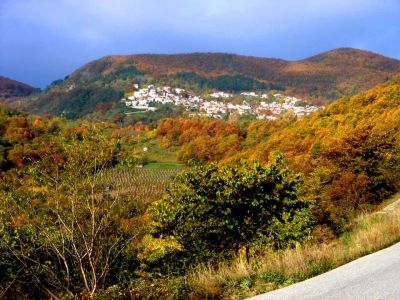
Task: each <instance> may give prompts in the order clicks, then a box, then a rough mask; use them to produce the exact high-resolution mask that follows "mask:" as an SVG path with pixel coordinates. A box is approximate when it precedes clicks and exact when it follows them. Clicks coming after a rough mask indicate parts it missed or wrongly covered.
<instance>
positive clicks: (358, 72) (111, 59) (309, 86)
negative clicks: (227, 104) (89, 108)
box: [71, 48, 400, 100]
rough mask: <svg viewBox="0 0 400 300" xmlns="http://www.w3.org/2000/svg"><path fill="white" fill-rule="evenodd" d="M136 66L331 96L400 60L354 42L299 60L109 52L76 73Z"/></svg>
mask: <svg viewBox="0 0 400 300" xmlns="http://www.w3.org/2000/svg"><path fill="white" fill-rule="evenodd" d="M133 70H137V72H139V73H141V72H143V73H144V74H147V75H150V76H153V77H155V78H159V77H160V76H161V77H162V75H164V74H169V75H173V74H177V73H180V72H194V73H196V74H197V75H201V76H205V77H215V76H220V75H233V74H241V75H245V76H249V77H251V78H254V79H257V80H260V81H263V82H266V83H271V84H274V85H277V86H281V87H284V88H285V89H286V90H287V91H288V92H289V93H292V94H294V95H297V96H312V97H316V98H321V97H322V98H326V99H330V100H332V99H336V98H338V97H339V96H342V95H349V94H355V93H357V92H359V91H362V90H365V89H368V88H371V87H373V86H374V85H376V84H378V83H382V82H384V81H386V80H387V79H388V78H389V77H392V76H393V75H395V74H398V73H400V61H399V60H396V59H391V58H387V57H384V56H382V55H379V54H375V53H372V52H368V51H362V50H358V49H352V48H339V49H335V50H332V51H329V52H325V53H322V54H319V55H316V56H312V57H310V58H307V59H304V60H299V61H286V60H282V59H276V58H260V57H251V56H240V55H234V54H225V53H192V54H177V55H127V56H107V57H104V58H101V59H99V60H96V61H93V62H90V63H89V64H87V65H85V66H83V67H82V68H80V69H78V70H77V71H76V72H74V73H73V74H72V75H71V79H72V80H74V81H79V80H85V79H86V80H87V79H90V78H93V77H96V76H99V75H103V76H104V75H107V74H115V75H117V77H118V75H122V74H121V73H125V72H126V73H128V72H129V71H131V72H132V71H133ZM133 75H134V74H133ZM121 77H123V76H121Z"/></svg>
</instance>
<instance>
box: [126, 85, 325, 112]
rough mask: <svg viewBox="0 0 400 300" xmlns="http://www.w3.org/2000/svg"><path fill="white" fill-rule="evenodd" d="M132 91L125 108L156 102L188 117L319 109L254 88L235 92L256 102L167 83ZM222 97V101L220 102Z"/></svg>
mask: <svg viewBox="0 0 400 300" xmlns="http://www.w3.org/2000/svg"><path fill="white" fill-rule="evenodd" d="M134 87H135V91H134V92H132V93H128V94H126V95H125V97H124V98H122V99H121V102H123V103H124V104H125V105H126V107H128V108H134V109H137V110H144V111H155V110H157V107H156V106H157V104H171V105H181V106H183V107H185V109H186V110H187V111H188V112H189V116H191V117H195V116H205V117H213V118H220V119H222V118H223V116H224V115H226V114H228V113H229V114H239V115H254V116H256V118H257V119H259V120H263V119H268V120H275V119H277V118H279V116H281V115H282V114H284V113H287V112H292V113H293V114H295V115H296V116H305V115H308V114H310V113H312V112H315V111H317V110H318V109H321V108H322V107H321V106H314V105H310V104H308V103H306V102H304V101H303V100H301V99H298V98H296V97H290V96H285V95H282V94H273V95H271V94H258V93H256V92H254V91H252V92H243V93H240V95H236V96H238V97H241V98H247V99H248V98H255V99H257V100H259V101H251V104H250V103H249V102H250V101H246V100H245V99H244V100H243V101H242V103H240V104H233V103H232V102H229V99H230V98H233V97H234V96H235V95H233V94H230V93H226V92H221V91H215V92H213V93H211V94H209V95H208V97H207V99H202V98H201V97H199V96H196V95H194V94H193V93H191V92H188V91H186V90H184V89H182V88H171V87H169V86H164V87H157V86H155V85H148V86H146V87H145V88H139V85H138V84H135V85H134ZM220 99H222V100H223V101H220Z"/></svg>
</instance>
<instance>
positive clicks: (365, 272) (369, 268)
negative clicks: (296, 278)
mask: <svg viewBox="0 0 400 300" xmlns="http://www.w3.org/2000/svg"><path fill="white" fill-rule="evenodd" d="M292 299H293V300H300V299H304V300H305V299H307V300H311V299H313V300H314V299H315V300H317V299H318V300H325V299H328V300H331V299H332V300H344V299H351V300H378V299H379V300H386V299H393V300H400V243H398V244H395V245H393V246H391V247H389V248H386V249H383V250H381V251H378V252H375V253H373V254H370V255H367V256H364V257H361V258H359V259H357V260H354V261H352V262H350V263H348V264H346V265H343V266H341V267H339V268H336V269H334V270H332V271H329V272H327V273H324V274H321V275H319V276H316V277H314V278H311V279H308V280H306V281H303V282H300V283H296V284H293V285H291V286H288V287H285V288H282V289H279V290H275V291H272V292H269V293H267V294H262V295H259V296H256V297H253V298H251V300H292Z"/></svg>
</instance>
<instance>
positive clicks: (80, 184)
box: [0, 127, 143, 299]
mask: <svg viewBox="0 0 400 300" xmlns="http://www.w3.org/2000/svg"><path fill="white" fill-rule="evenodd" d="M60 144H61V146H60V147H48V150H47V151H45V152H44V154H43V157H41V158H40V159H39V160H37V161H35V162H32V164H31V165H30V166H29V169H28V170H27V171H26V172H27V173H28V174H27V175H28V176H27V178H26V179H25V178H23V179H21V182H22V181H23V180H25V181H24V184H23V185H22V186H23V189H21V190H20V191H12V192H3V193H2V194H0V197H1V198H2V199H3V201H4V203H1V205H0V240H1V241H2V242H1V243H0V269H1V267H7V273H5V274H4V277H3V278H2V280H4V282H6V283H7V285H6V287H5V288H4V291H3V288H2V286H1V284H0V296H2V295H3V294H5V293H11V292H12V291H17V292H18V289H19V288H18V285H17V283H21V285H22V286H23V288H24V289H31V290H29V291H27V294H30V295H33V294H34V293H37V292H38V293H40V297H39V298H41V297H43V294H47V296H49V297H51V298H57V297H58V296H60V297H61V298H64V297H65V296H66V295H69V296H71V297H73V296H74V295H77V294H79V293H81V295H83V296H82V297H87V298H90V299H93V298H94V297H95V296H96V292H97V291H98V290H99V289H101V288H105V287H107V286H109V285H112V284H116V283H118V282H119V281H120V279H121V278H120V275H121V274H122V270H121V272H119V271H118V266H120V265H121V264H123V263H124V261H126V260H132V262H133V264H131V265H130V267H132V268H134V267H135V253H131V254H132V255H131V256H130V254H127V253H126V252H125V249H126V248H127V247H128V246H131V244H132V241H133V240H134V239H135V238H136V237H137V236H138V233H139V232H140V228H141V227H140V226H141V225H137V223H135V220H136V218H135V217H138V215H140V214H141V213H143V212H142V211H140V210H139V209H136V208H135V207H132V206H134V205H136V206H138V205H137V203H136V202H134V201H133V199H132V198H129V197H128V196H123V195H119V193H118V192H117V191H116V190H113V187H110V184H109V183H108V182H104V180H102V174H103V173H104V172H105V171H106V170H107V169H109V168H110V167H112V165H113V163H114V160H115V157H116V155H117V153H116V151H117V149H116V147H113V144H112V142H110V141H109V140H108V139H107V138H106V137H105V136H104V135H102V134H101V132H99V130H98V129H96V128H94V127H90V128H87V129H85V130H84V131H83V132H82V133H81V134H80V135H79V137H78V135H77V137H76V138H73V139H66V140H64V139H63V138H62V137H60ZM21 172H22V171H21ZM21 174H22V173H21ZM22 197H23V198H22ZM6 200H7V202H5V201H6ZM10 205H14V206H15V208H16V210H18V212H16V211H12V210H9V209H7V206H10ZM16 213H18V214H19V215H16ZM21 220H23V221H21ZM127 224H129V226H127ZM8 270H10V271H8ZM124 270H126V269H124ZM0 275H2V274H1V272H0ZM121 276H122V275H121ZM28 282H29V283H33V284H28ZM13 285H14V286H13ZM31 286H35V287H31ZM35 289H36V291H35ZM32 291H34V292H32Z"/></svg>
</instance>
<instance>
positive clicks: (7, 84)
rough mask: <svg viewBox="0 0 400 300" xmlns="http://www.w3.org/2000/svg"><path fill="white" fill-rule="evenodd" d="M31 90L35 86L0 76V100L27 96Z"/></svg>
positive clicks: (33, 89)
mask: <svg viewBox="0 0 400 300" xmlns="http://www.w3.org/2000/svg"><path fill="white" fill-rule="evenodd" d="M33 91H35V88H34V87H32V86H30V85H27V84H25V83H22V82H19V81H15V80H12V79H10V78H7V77H3V76H0V100H7V99H11V98H15V97H23V96H28V95H30V94H32V92H33Z"/></svg>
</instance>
